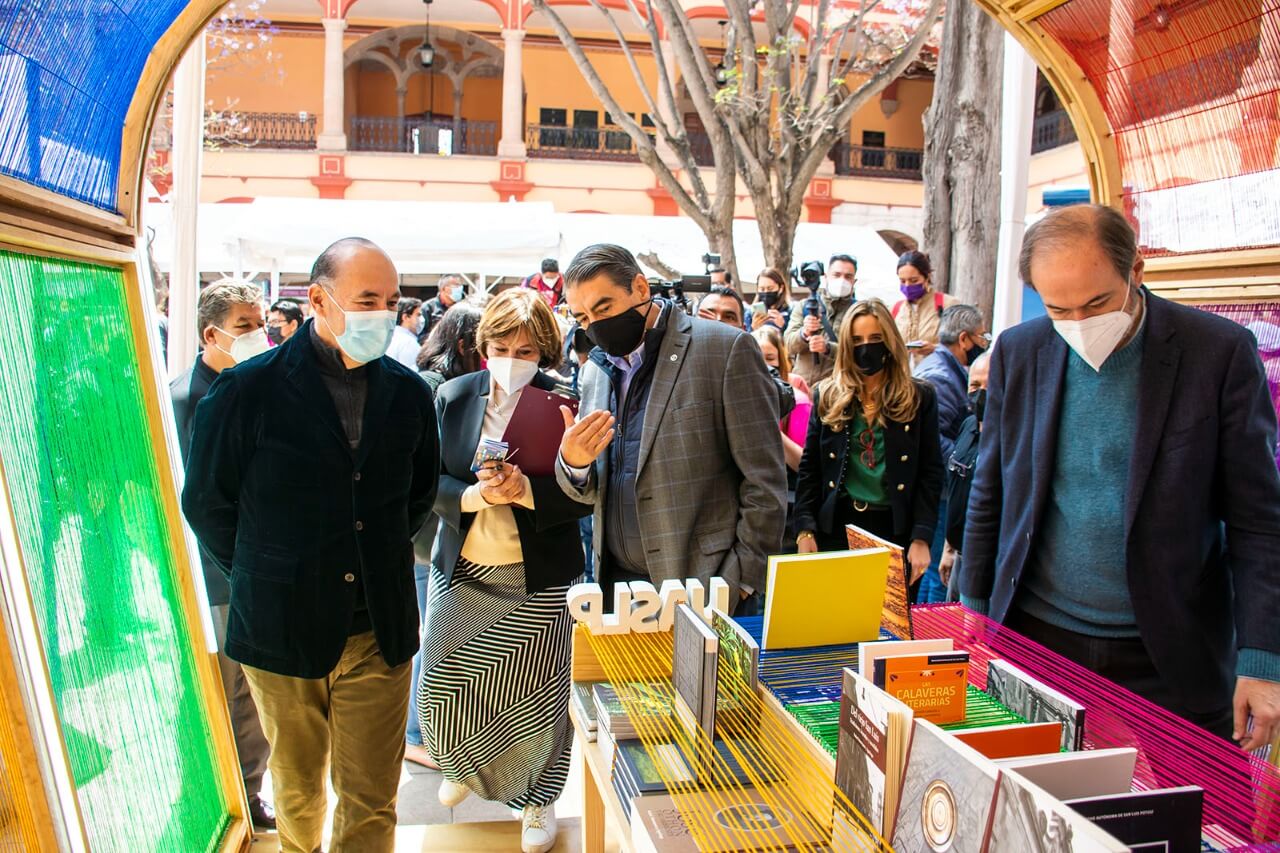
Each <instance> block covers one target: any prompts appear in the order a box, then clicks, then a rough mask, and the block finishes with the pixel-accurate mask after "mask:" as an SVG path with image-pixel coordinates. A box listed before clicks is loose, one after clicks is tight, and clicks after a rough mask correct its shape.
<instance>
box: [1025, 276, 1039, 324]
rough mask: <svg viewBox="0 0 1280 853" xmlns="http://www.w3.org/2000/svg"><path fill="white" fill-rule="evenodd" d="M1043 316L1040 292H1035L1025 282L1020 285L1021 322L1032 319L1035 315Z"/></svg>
mask: <svg viewBox="0 0 1280 853" xmlns="http://www.w3.org/2000/svg"><path fill="white" fill-rule="evenodd" d="M1043 316H1044V302H1042V301H1041V299H1040V294H1038V293H1036V292H1035V291H1034V290H1032V289H1031V288H1030V287H1027V286H1026V285H1025V284H1024V285H1022V322H1024V323H1025V322H1027V321H1028V320H1034V319H1035V318H1037V317H1043Z"/></svg>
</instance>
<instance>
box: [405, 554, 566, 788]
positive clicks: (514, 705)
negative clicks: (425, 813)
mask: <svg viewBox="0 0 1280 853" xmlns="http://www.w3.org/2000/svg"><path fill="white" fill-rule="evenodd" d="M567 590H568V586H558V587H554V588H552V589H548V590H544V591H542V592H536V593H534V594H532V595H530V594H528V593H526V592H525V578H524V564H523V563H516V564H514V565H510V566H478V565H476V564H474V563H471V562H468V561H467V560H465V559H461V558H459V560H458V565H457V567H456V568H455V569H454V572H453V582H452V584H450V583H448V582H446V581H445V579H444V576H443V575H442V574H441V573H440V572H439V570H438V569H436V568H435V567H434V566H433V567H432V569H431V585H430V590H429V592H428V595H427V619H426V627H425V630H424V635H423V638H422V677H421V680H420V681H419V683H418V693H417V700H418V709H419V714H420V719H422V720H423V721H424V723H423V729H422V736H423V739H424V742H425V744H426V747H427V750H428V751H429V752H430V753H431V756H432V757H433V758H435V760H436V761H437V762H438V763H439V764H440V767H441V769H442V770H443V771H444V774H445V777H446V778H448V779H450V780H452V781H455V782H460V783H462V784H465V785H466V786H467V787H469V788H470V789H471V790H472V791H473V792H474V793H476V794H477V795H479V796H480V797H483V798H484V799H486V800H492V801H495V802H501V803H506V804H507V805H509V806H511V807H512V808H516V809H518V808H523V807H524V806H527V805H534V806H545V805H550V804H551V803H554V802H555V801H556V800H557V799H558V798H559V796H560V793H561V791H563V790H564V784H565V780H566V779H567V778H568V775H569V748H570V747H571V746H572V744H573V726H572V725H571V724H570V722H569V687H570V685H569V660H570V642H571V631H572V627H573V626H572V619H571V618H570V616H569V611H568V608H567V607H566V606H565V592H566V591H567Z"/></svg>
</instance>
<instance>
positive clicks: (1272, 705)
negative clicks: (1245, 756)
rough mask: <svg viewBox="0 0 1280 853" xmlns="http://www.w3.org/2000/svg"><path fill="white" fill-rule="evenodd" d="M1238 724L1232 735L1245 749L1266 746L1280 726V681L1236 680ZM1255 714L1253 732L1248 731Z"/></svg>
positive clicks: (1234, 704)
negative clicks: (1248, 722)
mask: <svg viewBox="0 0 1280 853" xmlns="http://www.w3.org/2000/svg"><path fill="white" fill-rule="evenodd" d="M1232 705H1233V706H1234V710H1235V725H1234V726H1233V728H1232V730H1231V737H1232V738H1233V739H1235V740H1236V741H1238V742H1239V744H1240V746H1241V748H1243V749H1257V748H1258V747H1260V746H1266V745H1267V744H1269V743H1271V741H1272V740H1273V739H1274V738H1275V736H1276V732H1277V726H1280V683H1277V682H1274V681H1263V680H1262V679H1259V678H1238V679H1236V695H1235V701H1234V702H1233V703H1232ZM1249 717H1253V731H1251V732H1248V733H1246V732H1245V725H1246V721H1247V720H1248V719H1249Z"/></svg>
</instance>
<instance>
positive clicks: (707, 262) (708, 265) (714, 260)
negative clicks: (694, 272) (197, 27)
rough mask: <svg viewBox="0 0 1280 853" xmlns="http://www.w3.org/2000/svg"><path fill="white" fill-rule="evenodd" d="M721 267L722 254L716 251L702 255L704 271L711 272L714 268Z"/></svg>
mask: <svg viewBox="0 0 1280 853" xmlns="http://www.w3.org/2000/svg"><path fill="white" fill-rule="evenodd" d="M719 267H720V256H719V255H717V254H716V253H715V252H707V253H706V254H705V255H703V256H702V269H703V272H706V273H710V272H711V271H712V270H713V269H719Z"/></svg>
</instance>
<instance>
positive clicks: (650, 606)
mask: <svg viewBox="0 0 1280 853" xmlns="http://www.w3.org/2000/svg"><path fill="white" fill-rule="evenodd" d="M565 598H566V601H567V603H568V605H569V613H570V615H572V616H573V618H574V619H576V620H578V621H579V622H585V623H586V625H587V627H588V628H590V629H591V633H593V634H630V633H636V634H651V633H656V632H658V631H670V630H671V626H672V624H674V622H675V618H676V607H678V606H679V605H681V604H688V605H689V606H690V607H691V608H693V611H694V612H695V613H701V614H702V615H703V618H704V619H706V620H707V621H708V622H710V621H711V610H712V609H713V608H714V609H716V610H720V611H723V612H724V613H728V612H729V584H728V583H726V582H725V579H724V578H712V579H711V603H710V605H708V603H707V591H706V589H705V588H704V587H703V586H702V582H701V581H700V580H698V579H697V578H688V579H686V580H685V581H683V582H682V581H678V580H667V581H663V582H662V588H661V589H654V586H653V584H651V583H648V582H646V581H633V582H631V583H629V584H626V583H619V584H614V587H613V612H612V613H607V614H606V613H605V612H604V590H602V589H601V588H600V584H598V583H580V584H574V585H573V586H571V587H569V592H568V593H566V595H565Z"/></svg>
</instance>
